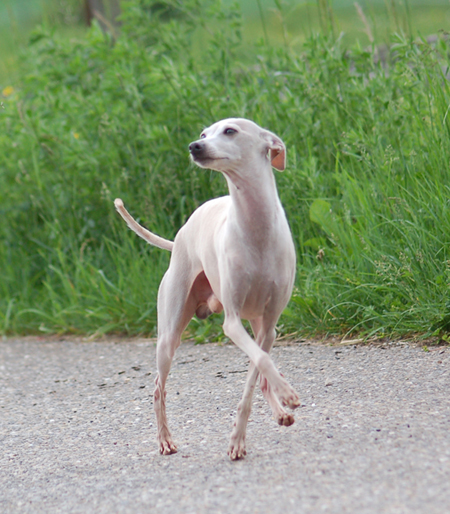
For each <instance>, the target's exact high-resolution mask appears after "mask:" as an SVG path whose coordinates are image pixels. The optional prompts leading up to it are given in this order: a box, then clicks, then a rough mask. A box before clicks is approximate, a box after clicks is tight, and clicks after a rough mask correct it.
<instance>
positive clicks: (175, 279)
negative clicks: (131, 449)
mask: <svg viewBox="0 0 450 514" xmlns="http://www.w3.org/2000/svg"><path fill="white" fill-rule="evenodd" d="M178 268H179V266H178V265H177V263H176V262H175V263H174V264H171V266H170V267H169V269H168V271H167V273H166V274H165V276H164V278H163V280H162V282H161V285H160V288H159V293H158V341H157V349H156V364H157V370H158V374H157V377H156V380H155V391H154V397H153V398H154V409H155V414H156V420H157V425H158V436H157V437H158V444H159V451H160V452H161V453H162V454H163V455H170V454H171V453H176V451H177V447H176V445H175V444H174V442H173V440H172V436H171V434H170V430H169V427H168V424H167V415H166V381H167V377H168V375H169V371H170V366H171V364H172V359H173V357H174V355H175V351H176V349H177V348H178V346H179V345H180V343H181V334H182V333H183V331H184V329H185V328H186V326H187V324H188V323H189V321H190V320H191V318H192V316H193V315H194V313H195V310H196V307H197V302H196V301H195V298H194V295H193V294H192V290H191V288H192V284H193V279H195V277H192V276H190V275H189V274H188V273H187V272H186V268H185V267H184V269H183V270H182V271H181V272H180V270H179V269H178Z"/></svg>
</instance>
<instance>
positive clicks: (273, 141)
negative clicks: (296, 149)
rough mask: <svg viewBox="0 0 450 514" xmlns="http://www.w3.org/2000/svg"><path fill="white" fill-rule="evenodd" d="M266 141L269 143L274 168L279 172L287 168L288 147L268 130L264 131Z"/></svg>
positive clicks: (268, 148)
mask: <svg viewBox="0 0 450 514" xmlns="http://www.w3.org/2000/svg"><path fill="white" fill-rule="evenodd" d="M263 137H264V140H265V141H266V142H267V150H268V152H269V155H270V162H271V163H272V166H273V167H274V168H275V169H277V170H278V171H284V169H285V168H286V147H285V146H284V143H283V141H282V140H281V139H280V138H279V137H278V136H276V135H275V134H274V133H272V132H269V131H268V130H264V131H263Z"/></svg>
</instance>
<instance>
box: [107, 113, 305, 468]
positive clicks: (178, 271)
mask: <svg viewBox="0 0 450 514" xmlns="http://www.w3.org/2000/svg"><path fill="white" fill-rule="evenodd" d="M189 151H190V154H191V158H192V160H193V161H194V162H195V163H196V164H197V165H198V166H200V167H201V168H209V169H212V170H216V171H220V172H221V173H223V175H224V176H225V178H226V180H227V183H228V189H229V192H230V195H229V196H224V197H221V198H216V199H214V200H210V201H208V202H206V203H204V204H203V205H202V206H200V207H199V208H198V209H197V210H196V211H195V212H194V213H193V214H192V216H191V217H190V218H189V220H188V221H187V223H186V224H185V225H184V226H183V227H182V228H181V229H180V231H179V232H178V234H177V235H176V237H175V240H174V242H172V241H168V240H166V239H163V238H160V237H158V236H156V235H155V234H152V233H151V232H149V231H148V230H146V229H145V228H143V227H142V226H140V225H139V224H138V223H137V222H136V221H135V220H134V219H133V218H132V217H131V216H130V214H129V213H128V212H127V211H126V209H125V208H124V206H123V202H122V200H120V199H116V200H115V206H116V209H117V210H118V212H119V214H120V215H121V216H122V217H123V218H124V220H125V221H126V222H127V224H128V226H129V227H130V228H131V229H132V230H134V231H135V232H136V233H137V234H138V235H139V236H140V237H142V238H143V239H145V240H146V241H147V242H148V243H150V244H152V245H155V246H158V247H159V248H163V249H165V250H171V251H172V258H171V261H170V266H169V269H168V270H167V272H166V274H165V275H164V278H163V280H162V282H161V285H160V288H159V293H158V343H157V367H158V376H157V378H156V380H155V384H156V389H155V392H154V402H155V412H156V417H157V421H158V441H159V449H160V451H161V453H162V454H164V455H168V454H171V453H175V452H176V451H177V448H176V446H175V444H174V443H173V441H172V436H171V434H170V431H169V428H168V425H167V417H166V408H165V396H166V392H165V385H166V380H167V376H168V374H169V370H170V366H171V363H172V358H173V356H174V354H175V350H176V349H177V348H178V346H179V345H180V342H181V334H182V332H183V331H184V329H185V328H186V326H187V324H188V323H189V321H190V320H191V318H192V317H193V315H194V314H197V316H198V317H199V318H205V317H207V316H208V315H209V314H211V313H213V312H221V311H222V309H223V310H224V317H225V321H224V324H223V329H224V332H225V334H226V335H227V336H228V337H229V338H230V339H231V340H232V341H233V342H234V343H235V344H236V345H237V346H239V348H241V349H242V350H243V351H244V352H245V353H246V354H247V355H248V357H249V358H250V361H251V362H250V369H249V373H248V378H247V383H246V385H245V391H244V395H243V398H242V400H241V402H240V403H239V406H238V413H237V418H236V422H235V425H234V429H233V432H232V434H231V441H230V446H229V450H228V454H229V456H230V458H231V459H233V460H235V459H239V458H241V457H243V456H244V455H245V454H246V450H245V433H246V428H247V422H248V418H249V415H250V410H251V400H252V394H253V390H254V388H255V384H256V381H257V378H258V374H261V381H260V384H261V389H262V391H263V394H264V396H265V398H266V399H267V401H268V403H269V405H270V407H271V409H272V412H273V414H274V416H275V419H276V420H277V421H278V423H279V424H280V425H286V426H289V425H291V424H292V423H293V422H294V417H293V416H292V414H289V413H287V412H286V411H285V410H284V408H283V405H286V406H288V407H290V408H291V409H295V408H296V407H298V406H299V404H300V402H299V399H298V395H297V393H296V392H295V391H294V389H293V388H292V387H291V386H290V385H289V384H288V383H287V381H286V380H285V379H284V378H283V377H282V376H281V375H280V373H279V372H278V371H277V369H276V368H275V366H274V364H273V362H272V359H271V358H270V357H269V355H268V353H269V351H270V349H271V347H272V344H273V342H274V340H275V325H276V323H277V321H278V318H279V316H280V314H281V312H282V311H283V309H284V308H285V306H286V304H287V303H288V301H289V299H290V296H291V293H292V287H293V283H294V275H295V250H294V244H293V242H292V236H291V232H290V230H289V225H288V223H287V220H286V216H285V213H284V210H283V207H282V206H281V203H280V200H279V198H278V193H277V188H276V184H275V179H274V176H273V173H272V166H273V167H274V168H276V169H278V170H280V171H282V170H284V168H285V162H286V157H285V146H284V143H283V142H282V141H281V139H280V138H279V137H278V136H276V135H275V134H273V133H272V132H269V131H267V130H264V129H262V128H260V127H259V126H258V125H256V124H255V123H253V122H252V121H249V120H245V119H239V118H230V119H227V120H223V121H219V122H217V123H215V124H214V125H212V126H211V127H209V128H207V129H205V130H204V131H203V132H202V134H201V136H200V139H199V140H198V141H195V142H194V143H191V145H189ZM241 319H247V320H249V321H250V324H251V327H252V330H253V333H254V335H255V338H256V342H255V341H254V340H253V339H252V338H251V337H250V336H249V335H248V333H247V331H246V330H245V328H244V327H243V325H242V322H241Z"/></svg>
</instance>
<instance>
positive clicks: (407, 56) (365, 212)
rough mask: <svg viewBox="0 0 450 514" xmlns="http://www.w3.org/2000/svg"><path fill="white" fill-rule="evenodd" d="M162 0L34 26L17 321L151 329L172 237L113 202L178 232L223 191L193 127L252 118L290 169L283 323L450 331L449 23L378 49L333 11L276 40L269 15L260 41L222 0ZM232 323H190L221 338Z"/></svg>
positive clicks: (1, 189)
mask: <svg viewBox="0 0 450 514" xmlns="http://www.w3.org/2000/svg"><path fill="white" fill-rule="evenodd" d="M164 4H165V2H161V1H159V2H157V3H156V2H151V1H150V0H146V1H143V2H142V1H141V2H135V1H133V2H128V3H127V4H125V7H124V13H123V27H122V32H121V35H120V37H119V38H118V39H117V41H113V40H112V38H111V37H110V36H109V35H107V34H106V35H105V34H103V33H102V32H101V30H100V29H99V28H98V27H96V26H94V27H93V28H92V29H91V30H89V31H87V32H86V35H85V36H84V37H83V38H78V39H73V38H67V37H60V36H58V35H57V34H56V35H55V34H52V33H51V31H49V30H47V29H45V28H41V29H38V30H36V31H35V32H34V33H33V36H32V40H31V43H30V45H29V46H28V47H27V49H26V51H25V52H24V58H23V62H22V64H21V68H20V73H19V75H18V77H19V78H18V79H17V81H16V82H15V83H14V84H12V85H9V84H4V86H3V89H2V91H3V93H2V99H1V101H2V105H1V108H0V155H1V157H0V214H1V217H2V224H1V225H0V269H1V282H0V330H1V332H2V333H26V332H38V331H42V332H72V333H97V334H101V333H108V332H125V333H129V334H133V333H152V332H153V331H154V326H155V320H156V307H155V301H156V292H157V287H158V284H159V281H160V279H161V276H162V274H163V273H164V270H165V269H166V267H167V263H168V258H169V255H168V254H167V253H165V252H163V251H161V250H158V249H154V248H150V247H149V246H148V245H146V244H145V243H144V242H142V241H141V240H138V238H137V237H135V236H134V235H133V234H132V233H130V232H129V231H128V230H127V229H126V227H125V225H124V223H123V222H122V221H121V220H120V219H119V218H118V216H117V214H116V213H115V211H114V208H113V204H112V200H113V199H114V198H115V197H116V196H120V197H122V198H123V199H124V201H125V203H126V205H127V206H128V207H129V209H130V210H131V212H132V214H134V215H135V216H136V217H137V218H138V219H140V221H141V222H143V223H144V224H145V225H146V226H147V227H148V228H149V229H151V230H153V231H155V232H157V233H159V234H160V235H162V236H164V237H168V238H173V236H174V234H175V233H176V231H177V230H178V228H179V227H180V225H181V224H182V223H183V222H184V221H185V220H186V219H187V217H188V216H189V214H190V213H191V212H192V210H194V209H195V208H196V207H197V206H198V205H199V204H201V203H202V202H203V201H205V200H207V199H209V198H211V197H213V196H216V195H220V194H223V193H225V192H226V186H225V181H224V180H223V178H222V177H221V176H219V174H217V173H213V172H208V171H205V170H200V169H197V168H194V167H193V166H192V165H191V164H190V163H189V160H188V156H187V145H188V144H189V142H190V141H192V140H193V139H195V138H196V137H197V135H198V134H199V133H200V131H201V129H202V128H203V127H204V126H206V125H208V124H210V123H212V122H214V121H216V120H217V119H220V118H224V117H229V116H244V117H248V118H251V119H254V120H255V121H256V122H257V123H259V124H260V125H262V126H264V127H267V128H269V129H271V130H272V131H274V132H276V133H277V134H279V135H280V136H281V137H282V138H283V139H284V141H285V143H286V145H287V148H288V169H287V170H286V172H285V173H283V174H277V176H276V178H277V182H278V186H279V191H280V196H281V199H282V201H283V204H284V206H285V209H286V211H287V215H288V219H289V221H290V224H291V228H292V231H293V235H294V240H295V243H296V247H297V255H298V269H297V280H296V289H295V293H294V296H293V299H292V301H291V303H290V305H289V307H288V308H287V309H286V311H285V313H284V315H283V317H282V319H281V320H280V327H279V328H280V330H281V331H282V332H283V333H286V334H287V333H303V334H305V333H308V334H312V333H318V332H320V333H340V334H344V333H362V334H364V335H366V336H370V335H388V334H389V335H393V334H394V335H405V334H408V333H411V332H419V333H424V334H427V335H430V334H435V335H436V336H438V335H439V336H441V337H444V338H446V335H445V334H446V332H447V331H448V329H449V328H450V302H449V301H448V290H449V285H450V255H449V253H450V249H449V234H450V210H449V200H450V194H449V192H450V191H449V176H450V174H449V162H450V139H449V129H450V120H449V116H448V113H449V110H450V107H449V105H450V94H449V82H448V78H447V76H448V73H449V70H448V43H447V40H446V38H445V37H444V36H442V37H439V38H438V39H437V40H436V41H435V42H433V44H432V45H430V44H428V43H426V42H425V41H423V40H416V41H415V42H413V41H412V40H411V38H410V37H409V34H408V33H407V32H405V33H404V34H403V35H402V34H401V33H400V32H398V33H395V30H394V29H393V30H392V34H391V35H390V47H389V49H388V50H386V54H385V57H384V58H383V59H382V60H380V52H379V49H378V48H377V47H376V46H374V45H373V46H369V47H367V46H366V45H365V44H364V45H363V44H359V43H358V42H356V43H355V42H353V41H348V40H346V39H345V38H343V37H339V30H338V26H337V23H336V21H335V17H334V16H333V15H332V13H331V14H330V12H324V13H323V14H322V17H321V21H320V23H321V24H322V26H323V29H322V31H319V32H318V33H315V34H312V35H310V36H308V37H306V38H305V39H304V41H302V42H300V41H293V40H292V41H291V40H289V41H287V40H286V44H275V43H274V42H273V41H272V39H273V38H274V37H275V36H273V35H272V34H273V32H267V34H266V35H267V36H268V37H265V36H264V31H262V37H261V38H259V39H258V38H257V41H253V42H249V41H248V40H247V39H246V38H245V37H244V36H243V30H242V21H241V18H240V16H239V14H238V12H237V10H236V9H235V8H233V9H226V8H224V7H221V6H220V5H219V4H218V3H216V2H214V1H213V0H211V1H203V0H202V1H197V0H189V1H188V2H186V1H185V2H181V1H180V2H170V4H171V8H170V10H169V11H168V12H167V11H163V10H161V5H164ZM174 6H175V7H174ZM281 7H282V6H281ZM277 16H278V19H280V17H281V19H283V8H282V9H281V10H278V14H277ZM285 19H286V23H285V25H286V26H288V25H289V23H290V22H291V21H292V19H293V18H292V16H290V15H288V16H287V18H285ZM260 21H261V20H260ZM288 21H289V23H288ZM281 25H283V24H281ZM359 26H360V27H361V30H363V28H362V27H363V26H364V24H363V22H362V21H360V25H359ZM199 27H200V29H199ZM368 27H369V28H370V29H371V30H373V31H374V25H373V24H372V25H371V21H370V19H369V18H368V21H367V26H366V27H365V28H364V30H366V32H367V33H370V31H369V30H368ZM288 35H289V32H288ZM289 37H290V36H289ZM200 44H201V45H203V48H207V49H208V51H207V52H202V53H201V59H199V45H200ZM218 321H220V320H217V319H210V320H207V321H205V322H200V321H193V322H192V324H191V332H192V333H193V334H194V336H195V337H196V338H197V339H198V340H199V341H200V340H206V339H208V338H209V337H212V336H213V335H214V334H217V333H219V336H218V337H220V332H218V328H217V326H218Z"/></svg>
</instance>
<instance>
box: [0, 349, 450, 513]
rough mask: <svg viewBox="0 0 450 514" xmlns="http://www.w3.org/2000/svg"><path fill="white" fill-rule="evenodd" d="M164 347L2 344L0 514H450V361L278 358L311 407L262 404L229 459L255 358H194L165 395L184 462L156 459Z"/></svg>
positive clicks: (442, 355)
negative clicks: (157, 384) (281, 422)
mask: <svg viewBox="0 0 450 514" xmlns="http://www.w3.org/2000/svg"><path fill="white" fill-rule="evenodd" d="M154 356H155V346H154V342H153V341H149V340H142V341H132V342H120V343H113V342H108V343H105V342H103V343H102V342H75V341H46V340H44V339H41V340H36V339H32V340H30V339H28V340H14V339H8V340H4V341H3V342H0V439H1V447H2V452H1V454H0V512H1V513H33V514H36V513H46V514H47V513H66V512H67V513H108V514H111V513H133V514H135V513H144V512H164V513H167V514H176V513H186V514H191V513H192V514H198V513H214V514H215V513H223V514H229V513H233V514H239V513H278V512H283V513H291V512H292V513H321V512H326V513H355V514H365V513H371V514H372V513H373V514H382V513H387V514H402V513H418V514H434V513H436V514H445V513H448V512H450V374H449V367H450V348H437V349H434V348H433V349H431V351H430V352H428V353H427V352H424V351H423V350H422V349H420V348H412V347H408V346H405V345H401V346H398V345H392V346H388V347H386V348H385V349H383V348H380V347H364V346H358V347H353V346H344V347H336V346H334V347H330V346H325V345H317V344H307V343H301V344H292V345H287V346H278V347H276V348H275V349H274V351H273V357H274V360H275V362H276V364H277V365H278V366H279V368H280V369H281V371H282V372H283V373H284V375H285V376H286V378H287V379H288V380H289V381H290V382H291V383H292V384H293V385H294V386H295V387H296V389H297V390H298V391H299V393H300V395H301V398H302V402H303V406H302V408H300V409H299V410H297V414H296V423H295V424H294V425H293V426H292V427H288V428H285V427H278V426H277V425H276V424H275V422H274V421H273V420H272V419H271V415H270V411H269V408H268V406H267V405H266V404H265V402H264V400H263V398H262V396H261V394H260V393H259V392H258V394H257V395H256V397H255V400H254V405H253V413H252V416H251V422H250V423H249V429H248V437H247V446H248V451H249V454H248V456H247V458H246V459H245V460H243V461H238V462H230V461H229V460H228V457H227V455H226V449H227V445H228V436H229V433H230V429H231V422H232V420H233V418H234V415H235V409H236V405H237V403H238V400H239V397H240V394H241V392H242V390H243V383H244V379H245V371H246V369H247V364H248V363H247V359H246V358H245V356H244V355H243V354H242V353H241V352H240V351H239V350H238V349H237V348H235V347H234V346H233V345H229V344H227V345H222V346H220V345H216V344H210V345H199V346H194V345H193V344H192V343H184V344H183V345H182V347H181V348H180V350H179V351H178V353H177V356H176V359H175V361H174V365H173V368H172V372H171V376H170V382H169V390H168V416H169V421H170V423H171V427H172V431H173V434H174V437H175V440H176V442H177V443H178V446H179V453H178V454H176V455H173V456H169V457H162V456H160V455H159V454H158V453H157V451H156V442H155V419H154V415H153V410H152V396H151V392H152V389H153V379H154V373H155V368H154Z"/></svg>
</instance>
